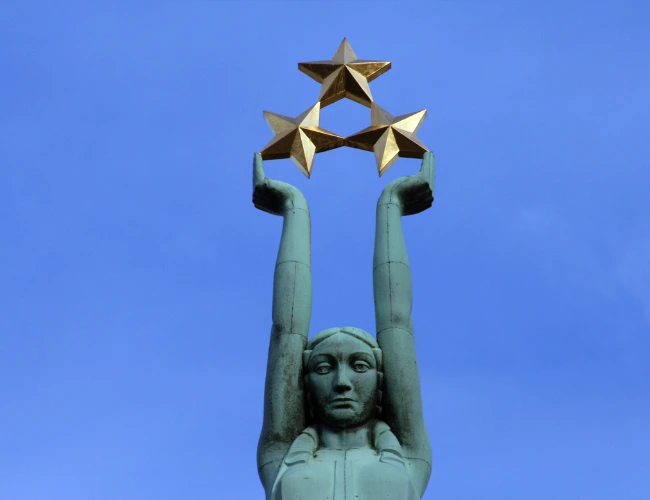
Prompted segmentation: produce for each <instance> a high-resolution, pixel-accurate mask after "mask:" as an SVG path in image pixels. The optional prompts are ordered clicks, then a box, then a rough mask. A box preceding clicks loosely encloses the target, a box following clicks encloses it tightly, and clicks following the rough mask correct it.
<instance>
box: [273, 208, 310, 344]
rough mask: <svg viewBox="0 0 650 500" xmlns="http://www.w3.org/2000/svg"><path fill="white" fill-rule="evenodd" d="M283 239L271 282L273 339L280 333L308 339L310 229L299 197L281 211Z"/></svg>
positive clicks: (306, 210) (307, 217)
mask: <svg viewBox="0 0 650 500" xmlns="http://www.w3.org/2000/svg"><path fill="white" fill-rule="evenodd" d="M283 217H284V224H283V227H282V238H281V241H280V249H279V251H278V258H277V261H276V266H275V274H274V278H273V309H272V314H273V333H272V335H273V336H277V335H280V334H283V333H290V334H298V335H301V336H302V337H304V338H305V339H306V338H307V333H308V330H309V322H310V319H311V300H312V282H311V226H310V219H309V208H308V206H307V202H306V201H305V199H304V197H303V196H302V195H300V196H295V197H294V199H293V200H290V201H289V202H288V203H287V207H286V208H285V210H284V214H283Z"/></svg>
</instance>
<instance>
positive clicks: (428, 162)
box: [420, 151, 435, 186]
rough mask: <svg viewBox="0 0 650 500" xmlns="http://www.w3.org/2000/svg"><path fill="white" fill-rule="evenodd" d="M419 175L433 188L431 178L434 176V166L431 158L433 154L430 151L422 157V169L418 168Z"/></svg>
mask: <svg viewBox="0 0 650 500" xmlns="http://www.w3.org/2000/svg"><path fill="white" fill-rule="evenodd" d="M420 173H421V174H422V176H424V178H425V179H426V181H427V182H428V183H429V184H430V185H431V186H433V178H434V176H435V165H434V158H433V153H432V152H431V151H427V152H426V153H424V156H423V157H422V167H421V168H420Z"/></svg>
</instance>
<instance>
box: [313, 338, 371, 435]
mask: <svg viewBox="0 0 650 500" xmlns="http://www.w3.org/2000/svg"><path fill="white" fill-rule="evenodd" d="M307 370H308V376H307V384H308V390H309V394H310V401H311V404H312V407H313V409H314V416H315V417H316V420H317V421H318V422H320V423H322V424H325V425H327V426H329V427H333V428H339V429H349V428H352V427H358V426H360V425H362V424H364V423H366V422H368V421H369V420H370V419H372V418H373V416H374V414H375V410H376V407H377V394H378V391H377V390H378V387H377V362H376V361H375V356H374V354H373V352H372V349H371V348H370V346H369V345H368V344H366V343H365V342H363V341H361V340H359V339H357V338H356V337H353V336H352V335H347V334H345V333H337V334H334V335H332V336H331V337H329V338H327V339H325V340H324V341H323V342H321V343H320V344H318V345H317V346H316V347H315V348H314V350H313V351H312V354H311V357H310V359H309V364H308V366H307Z"/></svg>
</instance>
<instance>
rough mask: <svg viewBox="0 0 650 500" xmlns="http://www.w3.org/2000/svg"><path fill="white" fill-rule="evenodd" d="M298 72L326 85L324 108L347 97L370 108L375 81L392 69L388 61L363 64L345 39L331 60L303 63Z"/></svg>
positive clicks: (299, 65) (323, 95)
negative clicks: (372, 83) (372, 82)
mask: <svg viewBox="0 0 650 500" xmlns="http://www.w3.org/2000/svg"><path fill="white" fill-rule="evenodd" d="M298 69H299V70H300V71H302V72H303V73H306V74H307V75H309V76H311V77H312V78H313V79H314V80H316V81H317V82H320V83H322V84H323V87H322V88H321V91H320V97H319V101H320V103H321V106H322V107H325V106H328V105H329V104H332V103H333V102H336V101H339V100H341V99H343V98H344V97H347V98H349V99H352V100H353V101H355V102H358V103H359V104H363V105H364V106H368V107H370V103H371V102H372V94H371V93H370V86H369V85H368V82H371V81H372V80H374V79H375V78H377V77H378V76H380V75H383V74H384V73H386V71H388V70H389V69H390V62H388V61H360V60H359V59H358V58H357V56H356V54H355V53H354V51H353V50H352V47H350V44H349V43H348V40H347V38H344V39H343V41H342V42H341V45H340V46H339V48H338V50H337V51H336V53H335V54H334V57H333V58H332V59H331V60H330V61H315V62H308V63H299V64H298Z"/></svg>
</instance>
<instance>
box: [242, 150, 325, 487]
mask: <svg viewBox="0 0 650 500" xmlns="http://www.w3.org/2000/svg"><path fill="white" fill-rule="evenodd" d="M253 184H254V191H253V203H254V204H255V206H256V207H257V208H259V209H260V210H263V211H265V212H269V213H271V214H274V215H280V216H282V217H283V219H284V223H283V227H282V238H281V240H280V249H279V251H278V257H277V261H276V265H275V273H274V277H273V306H272V317H273V325H272V327H271V339H270V344H269V355H268V362H267V371H266V387H265V390H264V423H263V425H262V432H261V435H260V440H259V444H258V451H257V466H258V472H259V475H260V479H261V481H262V484H263V485H264V489H265V490H266V491H267V493H268V492H270V490H271V488H272V487H273V482H274V481H275V478H276V476H277V474H278V470H279V468H280V465H281V463H282V459H283V458H284V455H285V454H286V452H287V450H288V449H289V447H290V446H291V443H292V442H293V441H294V439H295V438H296V437H297V436H298V435H299V434H300V433H301V432H302V431H303V430H304V428H305V425H306V424H305V411H304V395H303V380H302V378H303V377H302V353H303V351H304V349H305V346H306V344H307V334H308V330H309V322H310V319H311V299H312V283H311V234H310V232H311V228H310V218H309V208H308V206H307V201H306V200H305V197H304V196H303V194H302V193H301V192H300V191H299V190H298V189H297V188H295V187H294V186H291V185H289V184H286V183H284V182H280V181H275V180H272V179H268V178H266V176H265V175H264V167H263V163H262V158H261V156H260V155H259V154H256V155H255V162H254V178H253Z"/></svg>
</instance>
